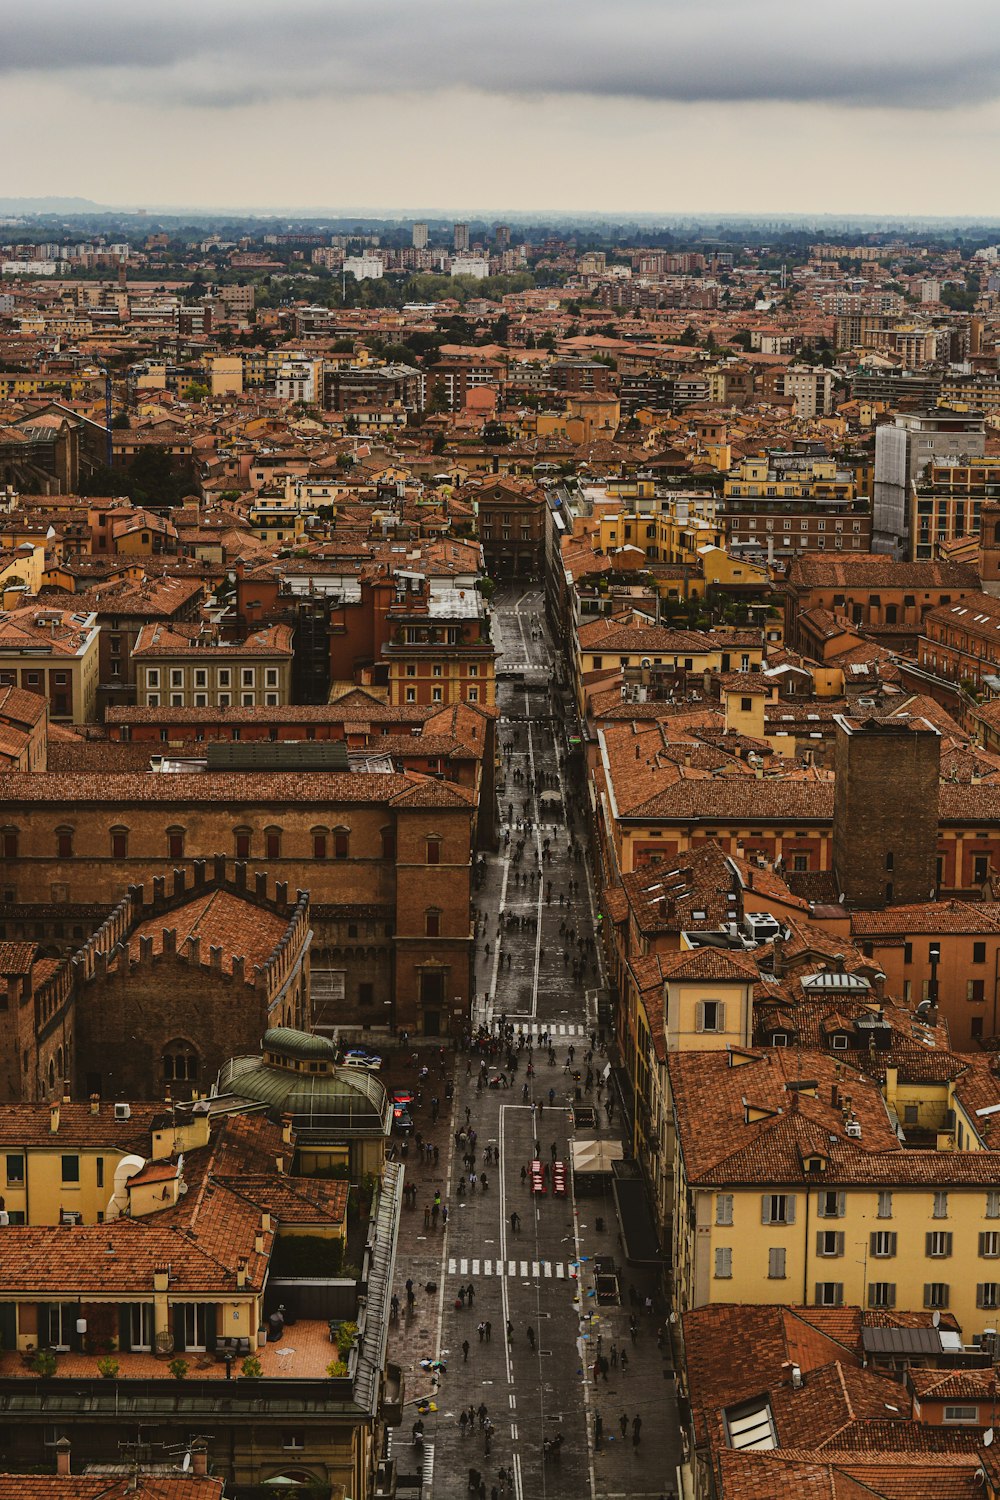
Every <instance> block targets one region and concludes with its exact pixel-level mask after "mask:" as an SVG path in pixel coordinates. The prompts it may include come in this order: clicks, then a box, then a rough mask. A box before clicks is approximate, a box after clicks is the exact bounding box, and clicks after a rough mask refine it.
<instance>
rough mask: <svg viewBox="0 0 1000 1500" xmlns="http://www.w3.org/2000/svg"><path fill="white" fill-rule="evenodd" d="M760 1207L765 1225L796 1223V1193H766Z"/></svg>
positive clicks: (762, 1221)
mask: <svg viewBox="0 0 1000 1500" xmlns="http://www.w3.org/2000/svg"><path fill="white" fill-rule="evenodd" d="M760 1207H761V1223H763V1224H794V1223H795V1194H794V1193H764V1195H763V1196H762V1198H761V1200H760Z"/></svg>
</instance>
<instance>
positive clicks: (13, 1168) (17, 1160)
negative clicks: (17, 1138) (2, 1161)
mask: <svg viewBox="0 0 1000 1500" xmlns="http://www.w3.org/2000/svg"><path fill="white" fill-rule="evenodd" d="M7 1183H8V1185H9V1186H10V1187H20V1186H22V1184H23V1183H24V1157H23V1156H22V1155H21V1154H20V1153H16V1154H14V1155H11V1156H8V1158H7Z"/></svg>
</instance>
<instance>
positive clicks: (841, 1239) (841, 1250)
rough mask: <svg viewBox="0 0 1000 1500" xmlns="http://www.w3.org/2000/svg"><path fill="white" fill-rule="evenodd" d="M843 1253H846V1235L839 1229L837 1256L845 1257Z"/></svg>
mask: <svg viewBox="0 0 1000 1500" xmlns="http://www.w3.org/2000/svg"><path fill="white" fill-rule="evenodd" d="M843 1253H844V1234H843V1230H840V1229H838V1230H837V1254H838V1255H843Z"/></svg>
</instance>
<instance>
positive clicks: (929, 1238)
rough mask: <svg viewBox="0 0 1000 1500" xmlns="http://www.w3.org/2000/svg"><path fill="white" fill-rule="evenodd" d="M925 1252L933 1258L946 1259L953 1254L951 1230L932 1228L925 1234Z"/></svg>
mask: <svg viewBox="0 0 1000 1500" xmlns="http://www.w3.org/2000/svg"><path fill="white" fill-rule="evenodd" d="M924 1247H925V1249H924V1253H925V1254H926V1255H929V1256H930V1257H931V1258H932V1259H933V1260H946V1259H947V1258H948V1256H949V1255H950V1254H951V1231H950V1230H948V1229H931V1230H928V1232H927V1234H926V1235H925V1236H924Z"/></svg>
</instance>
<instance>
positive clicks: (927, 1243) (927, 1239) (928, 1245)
mask: <svg viewBox="0 0 1000 1500" xmlns="http://www.w3.org/2000/svg"><path fill="white" fill-rule="evenodd" d="M933 1246H934V1235H933V1233H932V1232H931V1231H930V1230H928V1231H927V1233H926V1234H925V1235H924V1254H925V1255H930V1254H931V1252H932V1249H933Z"/></svg>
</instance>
